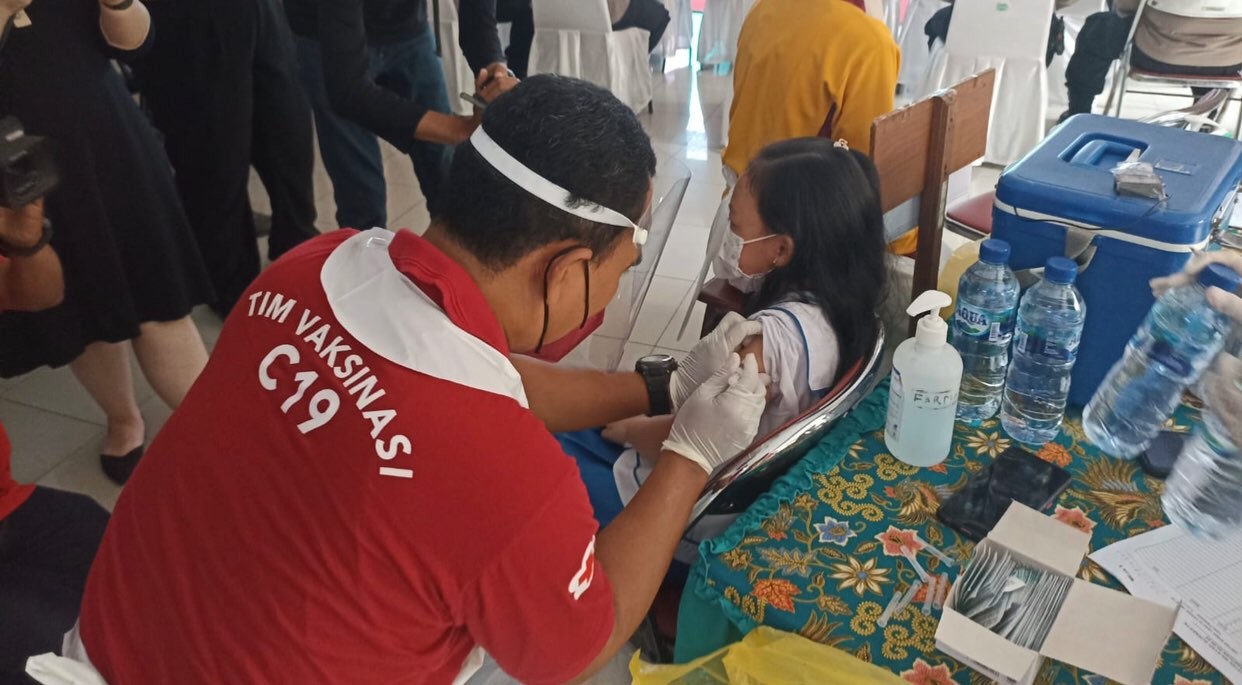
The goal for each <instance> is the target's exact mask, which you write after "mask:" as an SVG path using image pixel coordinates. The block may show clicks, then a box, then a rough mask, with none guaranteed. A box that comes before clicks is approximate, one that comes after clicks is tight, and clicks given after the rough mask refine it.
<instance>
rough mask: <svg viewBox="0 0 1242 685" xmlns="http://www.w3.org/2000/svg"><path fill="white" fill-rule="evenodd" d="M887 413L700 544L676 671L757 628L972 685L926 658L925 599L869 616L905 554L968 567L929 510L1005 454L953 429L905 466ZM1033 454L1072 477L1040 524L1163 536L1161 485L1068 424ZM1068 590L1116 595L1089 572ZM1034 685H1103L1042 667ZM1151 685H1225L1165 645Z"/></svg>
mask: <svg viewBox="0 0 1242 685" xmlns="http://www.w3.org/2000/svg"><path fill="white" fill-rule="evenodd" d="M887 402H888V387H887V386H886V385H881V386H880V387H879V388H878V389H877V390H876V391H875V392H873V393H872V394H871V395H870V396H868V397H867V398H866V399H865V400H864V401H863V402H862V403H861V404H860V405H859V407H858V408H857V409H856V410H855V411H854V412H852V413H851V415H850V416H849V417H847V418H846V419H845V420H843V421H841V422H840V423H839V424H838V425H837V426H836V427H835V428H834V429H833V430H832V431H831V432H830V433H829V434H828V435H827V437H825V439H824V440H823V441H821V443H820V444H819V445H818V446H817V447H816V448H815V449H814V450H812V452H811V453H809V454H808V455H807V457H805V458H804V459H803V460H802V461H801V462H800V463H799V464H798V465H796V466H795V467H794V468H793V469H792V470H791V471H790V472H789V473H788V474H787V475H786V476H785V477H784V478H782V479H780V480H778V481H777V482H776V483H775V484H774V485H773V487H772V489H771V490H770V491H769V492H768V493H767V494H765V495H764V496H763V497H761V498H760V499H759V500H758V501H756V502H755V504H754V505H753V506H751V507H750V509H748V510H747V511H746V512H745V513H744V514H743V515H742V516H740V517H739V518H738V520H737V521H736V522H735V523H734V524H733V525H732V526H731V527H730V528H729V529H728V530H726V531H725V532H724V533H723V534H722V535H721V536H720V537H718V538H715V539H713V540H710V541H707V542H705V543H703V544H702V545H700V547H699V559H698V561H697V563H696V564H695V565H694V567H693V568H692V569H691V575H690V579H689V582H688V585H687V589H686V592H685V593H684V594H683V602H682V609H683V612H682V614H681V615H680V616H679V620H678V644H677V651H676V656H677V658H678V660H679V661H685V660H689V659H691V658H693V657H698V656H702V655H704V654H709V653H711V652H713V651H715V650H716V649H718V648H720V647H723V646H725V645H727V644H729V643H730V642H733V641H736V639H737V638H738V637H740V636H741V635H743V634H745V633H747V632H749V631H750V630H751V629H753V628H754V627H756V626H757V625H760V624H762V625H766V626H771V627H773V628H777V629H780V630H785V631H789V632H795V633H800V634H802V635H803V636H805V637H808V638H811V639H814V640H817V641H819V642H823V643H825V644H829V645H831V646H833V647H837V648H838V649H843V650H845V651H848V652H850V653H851V654H854V655H855V656H857V657H858V658H861V659H864V660H866V661H870V662H871V663H874V664H876V665H879V666H882V667H884V668H887V669H889V670H891V671H892V672H894V673H896V674H899V675H900V676H902V677H903V678H905V679H906V680H909V681H911V682H914V683H929V684H934V685H950V684H957V685H974V684H975V683H978V682H982V681H981V680H980V678H979V675H978V674H977V673H975V672H973V671H972V670H971V669H969V668H968V667H966V666H965V665H963V664H961V663H959V662H958V661H956V660H955V659H953V658H951V657H949V656H948V655H946V654H943V653H941V652H939V651H938V650H937V649H936V647H935V631H936V626H937V624H938V616H939V612H937V611H934V610H933V611H931V612H930V613H928V614H924V613H923V611H922V606H923V603H924V602H923V600H924V597H925V593H924V592H923V591H922V590H920V591H919V592H918V594H916V595H915V597H914V602H913V603H912V604H911V606H908V607H907V608H905V609H903V610H901V611H899V612H897V613H895V614H894V615H893V617H892V620H890V621H889V622H888V624H887V625H886V626H879V625H878V622H877V618H878V617H879V615H880V614H881V612H882V611H883V608H884V606H885V605H886V604H887V603H888V601H889V600H890V598H891V597H892V596H893V595H894V594H896V593H897V592H899V591H904V588H907V587H909V586H910V585H911V584H913V583H914V582H915V581H916V580H917V579H918V570H917V569H916V568H915V565H914V563H912V562H911V560H910V558H909V557H908V556H907V554H906V553H905V552H903V551H902V550H903V549H907V548H908V547H911V546H913V547H915V549H919V548H922V547H923V546H924V545H927V544H930V545H935V546H936V547H937V548H938V549H940V550H943V551H944V553H945V554H947V555H949V556H950V557H954V558H956V559H957V560H958V561H959V562H960V561H963V560H966V559H968V558H969V557H970V555H971V554H972V551H973V548H974V543H973V542H972V541H971V540H969V539H967V538H964V537H962V536H961V535H960V534H958V533H957V531H955V530H953V529H951V528H948V527H946V526H944V525H942V524H941V523H940V521H939V520H938V519H937V516H936V512H937V510H938V509H939V506H940V502H941V501H943V500H944V499H945V498H946V497H949V496H951V495H952V494H953V493H954V492H956V491H957V490H958V489H960V488H961V487H963V486H964V485H965V484H966V483H967V482H968V481H969V479H970V477H971V476H972V475H973V474H975V473H978V472H979V471H981V470H982V469H983V468H984V467H985V466H986V465H987V464H988V463H989V462H990V461H991V460H992V459H994V458H996V456H998V455H999V454H1001V453H1003V452H1004V451H1005V450H1006V449H1008V448H1009V447H1010V446H1012V445H1014V444H1015V442H1014V441H1013V440H1012V439H1011V438H1009V436H1007V435H1005V432H1004V430H1003V428H1002V427H1001V426H1000V423H999V421H997V420H995V419H992V420H988V421H985V422H983V423H982V424H981V425H978V426H966V425H963V424H959V425H957V426H955V428H954V440H953V445H952V447H951V448H950V453H949V456H948V458H947V459H945V461H944V462H943V463H941V464H938V465H936V466H932V467H929V468H922V469H920V468H915V467H912V466H909V465H906V464H903V463H901V462H900V461H898V460H897V459H895V458H894V457H893V456H892V455H891V454H890V453H889V452H888V449H887V447H886V446H885V444H884V433H883V427H884V418H885V412H886V409H887ZM1197 421H1198V415H1197V411H1196V410H1195V409H1194V408H1193V407H1188V406H1183V407H1181V408H1179V409H1178V411H1177V413H1176V414H1175V415H1174V417H1173V418H1172V419H1170V421H1169V423H1168V425H1167V428H1169V429H1171V430H1175V431H1183V432H1184V431H1188V430H1190V428H1191V426H1193V425H1194V424H1195V423H1197ZM1035 455H1036V456H1037V457H1039V458H1040V459H1043V460H1044V461H1047V462H1050V463H1053V464H1056V465H1058V466H1061V467H1063V468H1065V469H1067V470H1068V471H1069V472H1070V474H1071V476H1072V480H1071V483H1070V486H1069V488H1068V489H1066V491H1065V492H1064V493H1063V494H1062V495H1061V496H1060V497H1059V498H1058V500H1057V502H1056V503H1055V505H1054V506H1053V507H1051V508H1050V510H1049V512H1048V514H1049V516H1051V517H1053V518H1056V519H1057V520H1059V521H1061V522H1062V523H1064V524H1066V525H1070V526H1074V527H1076V528H1079V529H1080V530H1083V531H1086V532H1089V533H1090V534H1091V537H1092V545H1091V547H1092V549H1100V548H1102V547H1104V546H1107V545H1109V544H1112V543H1114V542H1117V541H1119V540H1123V539H1126V538H1129V537H1133V536H1135V535H1140V534H1142V533H1144V532H1147V531H1149V530H1152V529H1153V528H1156V527H1159V526H1162V525H1165V518H1164V516H1163V511H1162V509H1161V506H1160V494H1161V492H1162V491H1163V482H1162V481H1160V480H1158V479H1155V478H1152V477H1150V476H1148V475H1146V474H1144V473H1143V472H1142V471H1141V470H1140V469H1139V468H1138V465H1137V464H1136V463H1135V462H1132V461H1122V460H1119V459H1114V458H1111V457H1109V456H1108V455H1105V454H1102V453H1101V452H1100V450H1099V449H1098V448H1097V447H1096V446H1095V445H1093V444H1091V442H1090V441H1089V440H1087V439H1086V436H1085V434H1084V433H1083V430H1082V424H1081V420H1080V418H1079V416H1078V415H1077V412H1071V413H1070V414H1068V415H1067V417H1066V420H1065V424H1064V426H1063V428H1062V430H1061V432H1060V434H1059V435H1058V437H1057V439H1056V440H1055V441H1053V442H1050V443H1048V444H1047V445H1044V446H1042V447H1040V448H1039V449H1038V450H1035ZM915 559H916V561H917V564H918V565H919V566H921V567H922V568H923V569H926V571H927V572H930V573H933V574H940V573H942V572H947V573H948V574H949V577H950V578H954V577H956V576H957V575H958V574H959V573H960V571H961V566H960V564H959V565H957V566H955V567H951V568H950V567H948V566H946V565H945V564H943V563H942V562H941V561H940V560H939V559H938V558H936V557H934V556H933V555H931V554H930V553H928V552H927V551H921V552H917V553H916V555H915ZM1079 578H1081V579H1083V580H1088V581H1091V582H1094V583H1098V584H1101V585H1105V586H1108V587H1112V588H1118V589H1119V588H1120V585H1119V584H1118V583H1117V581H1116V580H1115V579H1113V578H1112V577H1111V576H1109V575H1108V574H1107V573H1106V572H1104V571H1103V569H1101V568H1100V567H1099V566H1098V565H1097V564H1095V563H1094V562H1092V561H1090V560H1087V561H1085V562H1084V563H1083V565H1082V567H1081V569H1080V570H1079ZM1038 682H1039V683H1040V684H1041V685H1054V684H1056V685H1060V684H1063V683H1064V684H1071V683H1072V684H1074V685H1079V684H1086V685H1103V684H1104V683H1105V682H1106V681H1105V679H1103V678H1101V677H1100V676H1098V675H1094V674H1090V673H1087V672H1084V671H1082V670H1081V669H1078V668H1075V667H1073V666H1071V665H1067V664H1061V663H1058V662H1055V661H1052V660H1049V661H1047V662H1046V663H1045V665H1044V668H1043V670H1042V672H1041V674H1040V676H1039V681H1038ZM1152 682H1153V683H1156V684H1157V685H1222V684H1223V683H1224V679H1223V678H1222V676H1221V674H1220V673H1219V672H1217V671H1216V670H1215V669H1213V668H1212V667H1211V666H1210V665H1209V664H1207V663H1206V662H1204V661H1203V659H1202V658H1200V657H1199V655H1197V654H1195V652H1194V651H1193V650H1191V649H1190V648H1189V647H1188V646H1186V645H1185V643H1183V642H1182V641H1181V640H1180V639H1178V638H1177V637H1173V638H1172V639H1170V640H1169V642H1168V643H1167V645H1166V646H1165V649H1164V650H1163V652H1162V653H1161V655H1160V665H1159V668H1158V670H1157V671H1156V674H1155V675H1154V677H1153V680H1152ZM1239 685H1242V684H1239Z"/></svg>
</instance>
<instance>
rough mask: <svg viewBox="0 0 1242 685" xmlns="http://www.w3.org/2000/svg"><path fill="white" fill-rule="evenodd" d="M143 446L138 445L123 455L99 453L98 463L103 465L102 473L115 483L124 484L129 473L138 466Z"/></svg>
mask: <svg viewBox="0 0 1242 685" xmlns="http://www.w3.org/2000/svg"><path fill="white" fill-rule="evenodd" d="M143 448H144V446H142V445H139V446H138V447H135V448H134V449H132V450H130V452H129V454H127V455H125V456H123V457H112V456H109V455H106V454H101V455H99V465H100V466H101V467H103V472H104V475H105V476H107V477H108V480H110V481H112V482H113V483H116V484H117V485H125V482H126V481H128V480H129V477H130V475H132V474H133V473H134V469H135V468H137V467H138V462H139V461H141V460H142V451H143Z"/></svg>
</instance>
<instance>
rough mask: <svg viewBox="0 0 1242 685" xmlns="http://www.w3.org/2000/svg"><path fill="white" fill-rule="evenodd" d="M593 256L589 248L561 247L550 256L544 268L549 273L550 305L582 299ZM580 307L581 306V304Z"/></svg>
mask: <svg viewBox="0 0 1242 685" xmlns="http://www.w3.org/2000/svg"><path fill="white" fill-rule="evenodd" d="M593 256H594V253H593V252H592V251H591V248H589V247H569V248H566V247H561V248H560V249H553V250H552V251H551V252H550V253H549V254H548V261H546V262H544V264H545V266H544V268H545V269H546V272H547V284H548V304H549V305H553V304H559V303H560V300H561V299H562V298H565V297H571V298H573V300H574V301H575V302H579V301H580V300H581V299H582V287H583V286H582V280H583V278H584V275H583V274H584V271H585V269H586V268H589V266H590V262H591V258H592V257H593ZM541 275H542V274H541ZM578 306H581V303H580V302H579V304H578Z"/></svg>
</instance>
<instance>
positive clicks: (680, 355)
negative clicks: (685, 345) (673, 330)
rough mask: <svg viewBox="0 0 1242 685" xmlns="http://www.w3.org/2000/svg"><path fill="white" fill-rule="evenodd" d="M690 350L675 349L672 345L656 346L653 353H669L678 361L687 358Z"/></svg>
mask: <svg viewBox="0 0 1242 685" xmlns="http://www.w3.org/2000/svg"><path fill="white" fill-rule="evenodd" d="M689 352H690V350H675V349H672V348H670V347H656V348H654V349H652V350H651V354H667V355H668V356H670V357H672V358H673V359H676V360H677V361H681V360H682V359H685V358H686V354H688V353H689Z"/></svg>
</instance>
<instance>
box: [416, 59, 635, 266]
mask: <svg viewBox="0 0 1242 685" xmlns="http://www.w3.org/2000/svg"><path fill="white" fill-rule="evenodd" d="M482 126H483V129H484V130H485V131H486V132H487V135H488V136H490V137H491V138H492V140H494V141H496V144H497V145H499V146H500V147H502V148H504V150H505V151H506V152H508V153H509V154H510V155H512V156H513V157H514V158H516V159H517V160H518V161H520V162H521V163H522V164H525V165H526V167H527V168H529V169H531V170H532V171H534V172H535V173H537V174H539V175H541V176H543V177H544V178H546V179H548V180H549V181H552V182H553V183H555V184H557V185H559V186H560V187H562V188H564V189H565V190H567V191H569V193H570V194H571V195H573V196H574V197H576V198H580V199H582V200H586V201H590V202H595V203H598V204H601V205H603V206H605V207H608V208H609V209H613V210H616V211H618V212H620V213H622V214H624V215H625V216H627V217H629V218H630V219H631V220H633V221H635V222H637V221H638V220H639V218H640V215H641V214H642V212H643V209H644V206H645V203H646V199H647V191H648V189H649V188H650V184H651V178H652V176H653V175H654V174H655V165H656V159H655V153H654V152H653V151H652V149H651V140H650V138H648V137H647V134H646V133H645V132H644V131H643V129H642V125H641V124H639V122H638V118H637V117H636V116H634V112H632V111H631V110H630V109H629V108H628V107H626V106H625V105H624V104H622V103H621V101H619V100H617V98H616V97H614V96H613V95H612V94H611V93H609V92H608V91H607V90H604V89H603V88H600V87H598V86H595V85H592V84H590V83H587V82H586V81H580V80H578V79H571V78H565V77H561V76H548V75H540V76H532V77H530V78H528V79H526V80H525V81H522V82H521V83H520V84H518V85H517V86H516V87H514V88H513V89H512V90H510V91H509V92H507V93H505V94H504V95H502V96H500V97H499V98H497V99H496V100H495V101H494V102H493V103H492V104H491V106H489V107H488V108H487V110H486V111H485V112H484V114H483V123H482ZM443 205H444V211H443V213H442V215H441V217H439V218H440V219H442V220H443V224H444V227H445V230H447V231H448V233H449V234H450V235H452V237H453V239H454V240H455V241H456V242H457V243H458V244H460V245H461V246H462V247H464V248H466V249H467V250H469V251H470V252H471V253H472V254H473V255H474V256H475V258H476V259H478V260H479V261H480V262H481V263H482V264H483V265H484V266H487V267H488V268H492V269H504V268H506V267H508V266H512V265H513V264H514V263H516V262H517V261H518V260H519V259H521V258H522V257H523V256H525V255H527V254H529V253H530V252H532V251H533V250H536V249H538V248H540V247H542V246H544V245H548V244H551V243H554V242H557V241H561V240H566V239H571V240H574V241H577V242H580V243H581V244H583V245H585V246H586V247H589V248H591V249H592V250H593V251H594V252H595V255H596V257H597V258H599V257H603V256H605V255H606V254H607V253H608V252H609V248H610V247H611V246H613V244H614V243H615V241H616V239H617V237H618V235H620V233H621V232H622V231H625V230H627V229H626V228H621V227H616V226H609V225H607V224H600V223H596V222H593V221H587V220H585V219H579V218H578V217H576V216H574V215H572V214H569V213H568V212H566V211H564V210H562V209H557V208H556V207H554V206H552V205H550V204H548V203H546V202H544V201H543V200H540V199H539V198H537V197H535V196H534V195H531V194H530V193H527V192H526V191H524V190H522V189H521V188H519V187H518V186H517V185H516V184H514V183H513V182H512V181H510V180H509V179H507V178H505V177H504V176H502V175H501V174H500V172H498V171H496V169H494V168H493V167H492V166H491V165H490V164H488V163H487V161H486V160H484V159H483V158H482V157H480V156H479V154H478V153H477V152H475V150H474V147H473V146H472V145H471V144H470V143H468V142H467V143H464V144H462V145H459V146H458V147H457V151H456V152H455V154H454V155H453V165H452V167H451V168H450V170H449V176H448V184H447V186H446V189H445V194H444V202H443Z"/></svg>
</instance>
